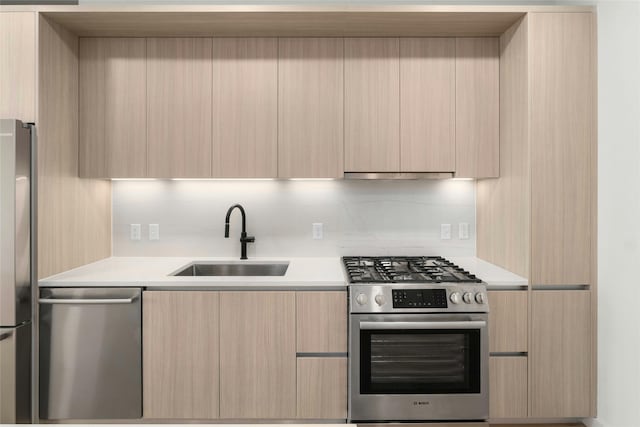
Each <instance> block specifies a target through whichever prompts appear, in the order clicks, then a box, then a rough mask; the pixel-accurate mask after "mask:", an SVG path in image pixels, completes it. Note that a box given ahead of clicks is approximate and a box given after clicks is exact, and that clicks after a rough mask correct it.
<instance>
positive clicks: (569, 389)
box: [529, 291, 592, 418]
mask: <svg viewBox="0 0 640 427" xmlns="http://www.w3.org/2000/svg"><path fill="white" fill-rule="evenodd" d="M532 295H533V297H532V298H533V300H532V306H531V310H532V313H531V319H532V322H533V325H532V328H531V334H532V335H531V351H530V352H529V367H530V382H531V387H530V392H531V395H530V404H531V406H530V415H531V416H532V417H534V418H564V417H567V418H585V417H590V416H592V414H591V410H590V403H591V390H590V388H591V357H592V356H591V353H592V346H591V335H592V326H591V294H590V292H589V291H534V292H533V293H532Z"/></svg>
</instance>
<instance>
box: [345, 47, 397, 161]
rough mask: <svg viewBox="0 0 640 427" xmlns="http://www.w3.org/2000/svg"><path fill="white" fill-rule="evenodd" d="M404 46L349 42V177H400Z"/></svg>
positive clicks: (347, 69)
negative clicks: (365, 174) (364, 174)
mask: <svg viewBox="0 0 640 427" xmlns="http://www.w3.org/2000/svg"><path fill="white" fill-rule="evenodd" d="M399 55H400V52H399V40H398V39H397V38H347V39H345V41H344V56H345V63H344V116H345V119H344V120H345V123H344V133H345V140H344V144H345V150H344V151H345V159H344V170H345V171H347V172H398V171H400V153H399V148H400V143H399V136H400V135H399V131H400V123H399V122H400V115H399V109H400V105H399V103H400V89H399V86H400V84H399V79H400V72H399Z"/></svg>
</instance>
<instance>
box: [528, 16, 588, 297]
mask: <svg viewBox="0 0 640 427" xmlns="http://www.w3.org/2000/svg"><path fill="white" fill-rule="evenodd" d="M593 19H594V18H593V16H592V14H590V13H532V14H530V17H529V29H530V30H529V31H530V39H529V40H530V42H529V43H530V44H529V46H530V49H531V53H530V56H529V58H530V61H531V63H530V70H531V71H530V72H531V76H530V88H531V95H530V96H531V110H530V117H531V123H530V129H531V282H532V283H533V284H534V285H562V284H589V283H590V282H591V280H590V277H591V274H592V271H591V264H592V263H591V257H592V255H593V254H592V248H593V246H594V243H593V244H592V239H593V233H594V232H595V231H594V229H593V227H594V223H595V204H594V200H595V194H594V192H595V188H596V183H595V179H596V178H595V177H596V173H595V157H596V151H595V150H596V144H595V143H594V138H595V99H594V98H595V89H594V88H595V87H596V83H595V72H594V70H595V66H594V63H595V62H594V61H595V58H594V57H595V53H594V49H595V46H594V43H595V42H594V31H595V29H594V25H595V24H594V22H593ZM593 256H594V255H593Z"/></svg>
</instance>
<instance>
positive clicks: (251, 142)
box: [211, 38, 278, 178]
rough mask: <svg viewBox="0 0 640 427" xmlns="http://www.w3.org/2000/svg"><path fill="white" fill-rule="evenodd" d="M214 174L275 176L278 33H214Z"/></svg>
mask: <svg viewBox="0 0 640 427" xmlns="http://www.w3.org/2000/svg"><path fill="white" fill-rule="evenodd" d="M211 126H212V129H213V149H212V154H213V158H212V176H213V177H220V178H275V177H277V176H278V39H276V38H215V39H213V114H212V123H211Z"/></svg>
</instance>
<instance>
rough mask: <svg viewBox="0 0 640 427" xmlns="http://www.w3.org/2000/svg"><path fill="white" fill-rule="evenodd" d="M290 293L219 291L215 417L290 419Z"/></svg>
mask: <svg viewBox="0 0 640 427" xmlns="http://www.w3.org/2000/svg"><path fill="white" fill-rule="evenodd" d="M295 324H296V295H295V292H269V291H264V292H221V293H220V418H227V419H249V418H260V419H292V418H295V417H296V412H297V411H296V328H295Z"/></svg>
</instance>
